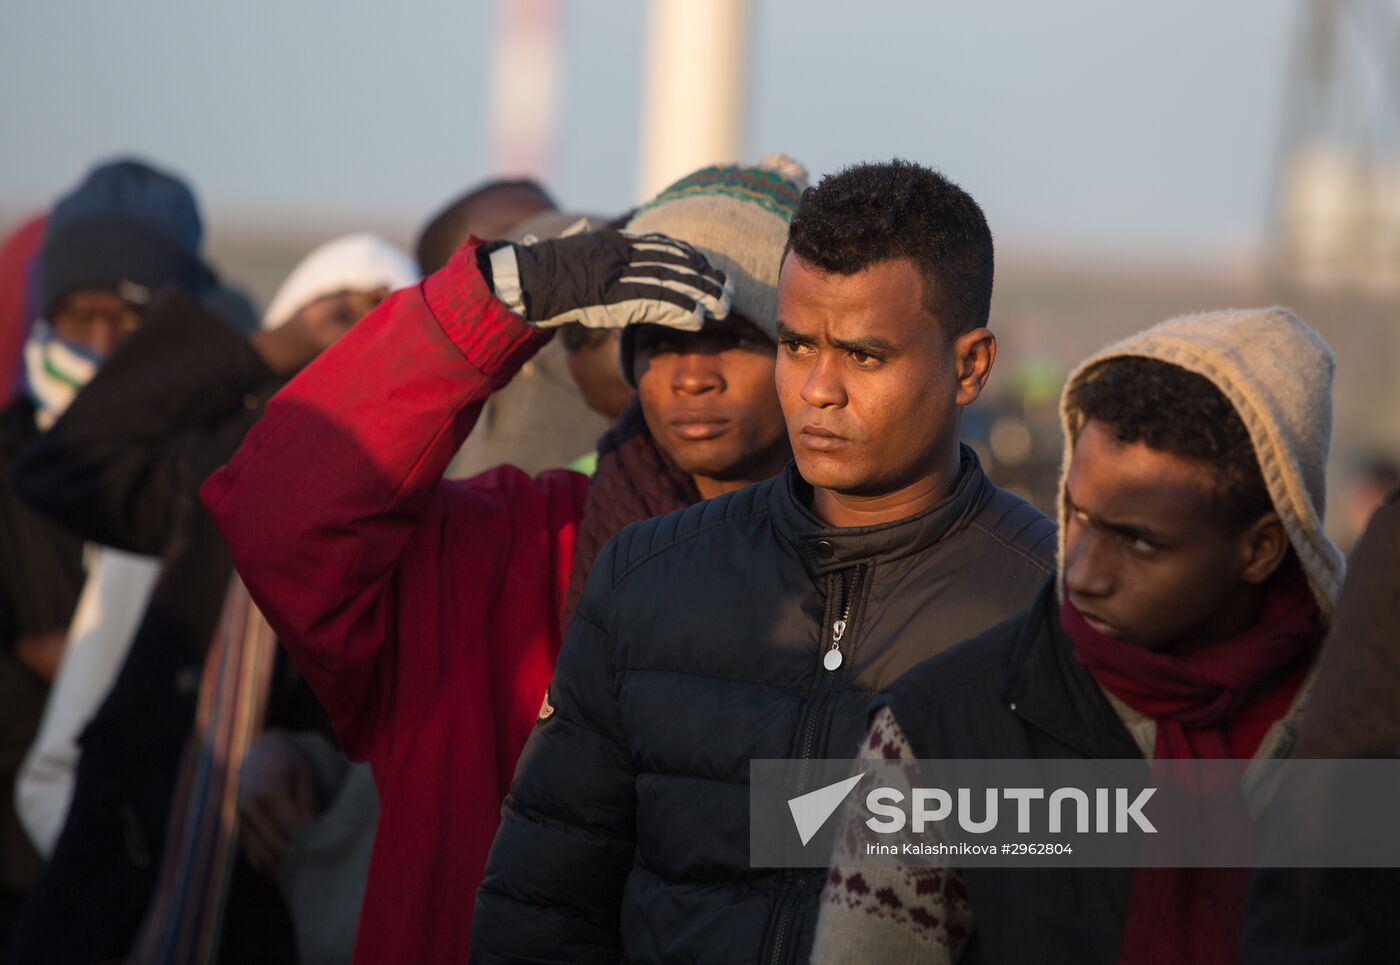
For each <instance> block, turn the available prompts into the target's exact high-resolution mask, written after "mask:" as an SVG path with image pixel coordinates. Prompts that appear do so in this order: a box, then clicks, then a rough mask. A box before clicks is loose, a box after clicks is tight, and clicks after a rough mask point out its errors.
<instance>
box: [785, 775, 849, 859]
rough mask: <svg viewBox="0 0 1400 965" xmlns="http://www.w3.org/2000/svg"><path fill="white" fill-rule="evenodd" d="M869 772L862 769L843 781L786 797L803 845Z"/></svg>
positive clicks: (813, 835) (804, 845) (814, 834)
mask: <svg viewBox="0 0 1400 965" xmlns="http://www.w3.org/2000/svg"><path fill="white" fill-rule="evenodd" d="M869 773H870V772H869V771H863V772H862V773H860V774H857V775H856V776H855V777H848V778H846V779H845V780H844V781H837V782H836V783H835V784H828V785H827V786H826V787H819V788H817V789H816V790H815V791H808V792H807V793H806V794H799V795H798V796H797V797H794V798H789V799H788V802H787V805H788V810H789V811H791V812H792V823H793V824H795V825H797V834H798V837H800V838H801V839H802V845H803V847H806V845H807V842H809V841H811V840H812V838H813V837H815V836H816V833H817V832H818V831H820V830H821V829H822V825H823V824H826V822H827V819H828V818H830V817H831V815H832V814H833V813H835V811H836V809H837V808H839V807H840V806H841V802H843V801H845V800H846V798H847V797H848V796H849V795H850V793H851V790H852V789H853V788H854V787H855V786H856V785H857V784H859V783H860V781H861V778H863V777H865V775H866V774H869Z"/></svg>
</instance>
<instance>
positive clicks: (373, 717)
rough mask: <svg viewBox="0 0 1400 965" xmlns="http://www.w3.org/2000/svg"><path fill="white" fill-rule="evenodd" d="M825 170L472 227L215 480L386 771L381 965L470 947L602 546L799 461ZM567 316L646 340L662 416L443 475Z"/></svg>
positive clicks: (643, 353)
mask: <svg viewBox="0 0 1400 965" xmlns="http://www.w3.org/2000/svg"><path fill="white" fill-rule="evenodd" d="M804 177H805V174H804V173H803V172H801V170H800V167H799V166H798V165H796V164H795V163H794V162H792V161H790V160H788V159H780V160H770V161H765V162H760V165H755V166H722V167H717V168H708V169H704V170H702V171H700V172H696V174H694V175H692V176H691V177H690V178H688V179H685V180H683V181H682V182H680V183H678V184H677V185H675V186H673V187H672V188H670V189H668V190H667V191H665V192H662V194H661V195H660V196H658V197H657V198H656V199H654V200H653V201H652V202H651V204H650V205H649V206H648V207H647V208H646V209H645V212H644V215H642V216H639V218H638V220H637V221H634V223H633V225H632V227H633V228H634V229H636V230H638V231H646V232H663V233H665V234H655V235H654V234H646V235H642V236H636V235H623V234H619V233H618V232H615V231H603V232H597V233H586V234H578V235H572V236H570V237H564V238H558V239H553V240H546V241H539V242H536V243H533V244H512V243H496V244H486V243H481V242H478V241H476V240H474V239H473V240H470V241H469V242H468V244H467V245H466V246H465V247H464V248H462V249H460V250H459V251H458V252H457V254H455V255H453V256H452V258H451V259H450V260H449V262H448V264H447V265H446V267H444V268H442V269H441V270H439V271H438V272H436V273H435V274H433V275H431V276H430V277H428V278H427V279H426V280H425V281H424V282H423V284H422V285H421V286H419V287H418V288H416V289H413V290H409V291H404V292H400V293H398V294H397V295H396V296H394V297H393V298H391V299H389V300H388V301H386V302H385V303H384V304H383V305H381V306H380V307H379V308H378V309H377V310H376V311H375V312H374V313H372V314H371V316H370V317H369V318H367V319H365V321H364V322H363V323H361V324H360V325H358V326H356V328H355V329H354V330H352V331H351V332H350V334H349V335H348V336H347V337H346V338H345V339H344V340H343V341H342V342H341V344H340V345H339V346H337V348H336V351H335V352H332V353H329V354H328V355H327V356H326V357H324V358H323V359H321V360H319V361H318V362H317V363H316V364H314V365H312V366H310V367H309V368H308V369H307V370H306V371H305V372H304V373H302V375H301V376H300V377H299V378H298V379H296V380H295V381H294V382H292V383H291V384H290V385H289V386H288V387H287V388H286V389H285V390H283V391H282V392H281V393H279V394H278V395H277V396H276V397H275V398H274V399H273V400H272V401H271V402H270V403H269V413H268V418H267V420H265V422H264V423H263V424H262V425H260V426H259V427H257V428H255V429H254V430H253V432H252V433H251V434H250V435H249V437H248V439H247V441H246V442H245V443H244V445H243V447H242V448H241V449H240V450H239V452H238V453H237V455H236V456H235V457H234V458H233V459H232V460H231V461H230V462H229V464H228V465H227V466H225V467H224V468H223V469H221V470H219V471H218V472H217V473H215V475H214V476H213V477H212V478H211V479H210V480H209V482H208V483H206V485H205V487H204V498H205V503H206V505H207V506H208V507H209V510H210V512H211V513H212V514H213V516H214V517H215V519H216V520H218V522H219V524H220V526H221V527H222V528H223V530H224V533H225V536H226V538H227V539H228V542H229V546H230V547H231V548H232V550H233V553H234V558H235V560H236V561H237V563H238V566H239V571H240V572H241V573H242V575H243V577H244V579H245V580H246V581H247V583H248V586H249V589H250V590H251V592H252V593H253V596H254V597H255V599H257V600H258V601H259V604H260V605H261V606H262V607H263V608H264V610H265V612H266V613H267V614H268V618H269V620H270V621H271V622H272V624H273V626H275V627H276V628H277V630H278V631H279V634H280V636H281V639H282V641H283V643H284V644H285V645H286V646H287V647H288V649H290V650H291V651H292V653H293V654H294V656H295V657H296V658H297V660H298V663H299V665H300V666H301V667H302V670H303V672H304V673H305V674H306V676H307V679H308V680H309V681H310V682H311V684H312V686H313V687H314V688H315V689H316V691H317V693H318V694H319V695H320V697H321V699H322V701H323V703H324V704H325V706H326V708H327V710H328V711H329V713H330V715H331V720H332V722H333V724H334V725H335V730H336V735H337V737H338V738H339V740H340V743H341V745H342V747H344V748H345V749H346V751H347V752H348V753H349V756H350V757H351V758H352V759H354V760H368V761H369V762H370V763H371V764H373V766H374V773H375V778H376V783H377V785H378V789H379V793H380V798H381V815H380V824H379V833H378V836H377V838H376V840H375V845H374V856H373V859H372V861H371V865H370V881H369V885H368V888H367V890H366V895H365V904H364V908H363V911H362V914H361V917H360V931H359V937H358V941H357V945H356V960H357V961H360V962H397V961H423V962H448V961H465V960H466V959H467V956H468V943H469V939H470V935H471V898H472V896H473V895H474V894H475V892H476V889H477V885H478V883H479V882H480V880H481V875H482V870H483V868H484V866H485V862H486V855H487V851H488V849H489V847H490V843H491V840H492V837H493V835H494V834H495V831H496V828H497V826H498V824H499V823H500V813H501V812H500V808H501V800H502V798H503V797H504V796H505V793H506V790H507V787H508V784H509V780H510V775H511V773H512V770H513V769H514V766H515V760H516V756H517V755H518V754H519V752H520V748H521V746H522V745H523V744H524V742H525V739H526V736H527V735H528V733H529V731H530V729H531V727H532V726H533V725H534V723H535V721H536V719H537V718H538V717H548V716H549V714H550V712H551V711H550V708H549V704H548V701H547V700H546V701H545V703H544V705H543V707H542V706H541V698H542V697H544V695H545V688H546V685H547V683H548V681H549V676H550V673H551V671H552V669H553V665H554V658H555V655H556V654H557V652H558V648H559V642H560V638H561V631H562V628H563V626H564V625H565V624H566V623H567V622H568V620H569V617H570V616H571V613H572V609H573V601H574V600H576V599H577V597H578V594H579V593H580V592H581V587H582V584H583V583H584V582H585V581H586V578H587V574H588V570H589V568H590V567H591V565H592V563H593V560H594V557H595V556H596V554H597V553H598V550H599V549H600V548H601V547H602V546H603V544H604V543H606V542H607V540H608V539H609V538H610V537H611V536H612V535H613V534H614V533H615V532H616V531H617V530H618V529H619V528H621V527H623V526H625V525H627V524H629V523H633V522H638V521H641V520H645V519H648V518H650V517H652V516H655V515H658V514H662V513H666V512H670V511H672V510H675V509H678V508H682V507H685V506H689V505H691V504H693V503H696V502H698V501H699V500H701V499H702V498H705V497H709V496H715V495H718V494H720V493H723V492H727V491H731V490H734V489H737V488H741V487H743V486H745V485H748V484H749V483H751V482H753V481H755V480H758V479H762V478H765V477H767V476H769V475H771V474H772V473H775V472H777V471H778V470H779V469H780V468H781V467H782V465H783V464H784V463H785V462H786V461H787V460H788V458H789V456H790V450H789V447H788V442H787V438H786V433H785V432H784V427H783V422H782V414H781V411H780V409H779V407H778V400H777V395H776V392H775V390H774V386H773V367H774V361H775V354H776V332H775V325H776V319H775V314H774V305H775V301H776V297H775V287H776V275H777V269H778V263H779V260H780V258H781V255H782V246H783V240H784V238H785V237H786V234H787V224H788V218H789V217H790V216H791V213H792V211H793V210H794V209H795V208H796V204H797V198H798V193H799V190H800V185H801V182H802V180H803V178H804ZM741 181H743V182H747V183H749V184H750V186H751V190H750V191H749V192H748V193H747V194H745V193H744V192H738V191H735V190H732V185H733V184H735V183H738V182H741ZM667 234H669V235H671V236H673V237H674V238H678V239H680V240H679V241H676V240H672V239H671V238H668V237H667V236H666V235H667ZM686 242H690V244H687V243H686ZM692 245H693V247H692ZM711 265H714V266H717V267H719V268H720V269H721V270H722V272H723V273H724V274H721V273H720V271H716V270H715V268H712V267H711ZM724 275H728V276H729V279H730V281H731V283H732V286H733V290H734V296H733V310H732V311H731V310H730V307H729V301H730V299H729V295H728V293H727V292H725V291H724V289H723V288H722V281H723V278H724ZM705 315H708V316H709V321H706V322H705V324H704V327H703V328H701V327H700V322H701V319H702V317H704V316H705ZM567 322H582V323H583V324H584V325H586V326H590V327H597V328H612V327H619V326H620V327H624V328H626V329H627V331H628V332H629V333H631V332H634V331H635V333H636V338H635V342H633V341H631V340H629V341H628V343H627V344H628V345H629V346H630V348H629V349H628V354H627V358H628V359H630V360H631V361H632V363H634V365H633V364H630V363H629V365H628V366H626V367H627V368H628V369H629V372H630V374H633V375H634V376H635V378H636V381H637V382H638V384H639V404H638V406H637V408H636V410H635V412H634V414H632V415H631V416H629V415H628V414H624V415H623V418H622V420H621V421H620V422H619V424H618V426H617V428H616V430H614V432H613V433H611V434H610V435H609V437H608V438H607V439H606V440H605V441H604V443H603V444H602V445H601V446H600V459H599V464H598V471H597V473H596V475H595V476H594V477H593V478H592V480H591V483H590V480H589V479H588V478H586V477H584V476H582V475H579V474H577V473H572V472H566V471H558V470H555V471H547V472H544V473H542V474H540V475H539V476H537V477H534V478H531V477H530V476H529V475H528V474H527V473H525V472H523V471H522V470H520V469H519V468H517V467H513V466H500V467H497V468H495V469H493V470H491V471H489V472H486V473H483V474H480V475H477V476H475V477H473V478H471V479H467V480H458V481H450V482H449V481H444V479H443V472H444V470H445V469H446V467H447V464H448V462H449V460H450V459H451V457H452V455H453V454H454V453H455V452H456V451H457V449H458V447H459V446H460V445H461V443H462V441H463V439H465V438H466V437H467V436H468V435H469V433H471V432H472V430H473V428H474V425H475V422H476V420H477V417H478V416H479V414H480V412H481V410H482V406H483V404H484V403H485V401H486V400H487V399H488V398H489V397H490V396H491V395H492V393H493V392H496V391H499V389H500V388H501V387H502V386H504V385H505V384H507V383H508V382H509V380H510V379H511V378H512V376H514V375H515V374H516V373H517V372H518V371H519V369H520V368H521V366H523V365H524V364H525V363H526V362H527V361H528V360H529V359H530V358H531V357H533V356H534V355H535V353H536V352H537V351H538V350H539V349H540V348H541V347H542V346H544V345H545V344H547V343H548V340H549V338H550V337H551V334H552V332H553V330H554V329H556V328H558V327H559V326H560V325H561V324H564V323H567ZM676 329H680V331H676ZM696 329H699V330H698V331H697V330H696ZM565 954H567V952H565Z"/></svg>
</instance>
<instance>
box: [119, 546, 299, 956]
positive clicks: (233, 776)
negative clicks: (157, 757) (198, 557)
mask: <svg viewBox="0 0 1400 965" xmlns="http://www.w3.org/2000/svg"><path fill="white" fill-rule="evenodd" d="M276 650H277V638H276V636H274V634H273V632H272V628H271V627H269V626H268V624H267V621H266V620H265V619H263V615H262V613H261V612H259V611H258V608H257V607H256V606H254V604H253V601H252V599H251V598H249V596H248V590H247V588H246V587H244V585H243V581H242V580H241V579H239V577H238V575H237V574H236V573H235V574H234V576H233V579H232V580H231V581H230V583H229V589H228V595H227V597H226V598H225V601H224V609H223V613H222V615H221V616H220V619H219V627H218V629H217V631H216V632H215V635H214V642H213V645H212V646H211V647H210V650H209V656H208V658H207V659H206V660H205V664H204V678H203V680H202V682H201V685H200V691H199V709H198V713H197V715H196V718H195V727H194V731H193V733H192V734H191V735H190V740H189V743H188V744H187V746H186V748H185V756H184V761H183V763H182V765H181V768H180V777H179V781H178V783H177V784H176V786H175V798H174V801H173V803H172V806H171V814H170V824H169V826H168V829H167V831H166V841H165V851H164V859H163V861H162V864H161V871H160V879H159V882H158V884H157V886H156V893H155V896H154V898H153V900H152V904H151V908H150V910H149V911H148V912H147V916H146V921H145V923H144V924H143V926H142V929H141V934H140V938H139V940H138V941H137V944H136V949H135V953H134V955H133V957H132V959H131V961H132V962H135V963H140V965H176V963H179V965H186V963H204V962H214V961H215V960H216V959H217V957H218V951H219V934H220V931H221V929H222V926H223V914H224V906H225V899H226V897H227V893H228V886H229V880H230V878H231V876H232V873H233V866H234V858H235V854H236V851H235V849H236V848H237V846H238V811H237V805H238V778H239V769H240V768H241V766H242V764H243V757H244V754H245V753H246V752H247V750H248V746H249V744H251V743H252V741H253V739H254V738H255V737H256V736H257V735H258V733H259V732H260V731H261V730H262V724H263V715H264V713H265V712H266V709H267V694H268V688H269V685H270V683H271V679H272V665H273V658H274V657H275V655H276Z"/></svg>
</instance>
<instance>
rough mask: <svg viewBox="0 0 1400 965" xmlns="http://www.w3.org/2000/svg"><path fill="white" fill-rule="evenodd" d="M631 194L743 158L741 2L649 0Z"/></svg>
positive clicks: (744, 24) (744, 22)
mask: <svg viewBox="0 0 1400 965" xmlns="http://www.w3.org/2000/svg"><path fill="white" fill-rule="evenodd" d="M647 17H648V21H647V49H646V66H645V73H644V75H643V78H644V79H643V88H642V124H641V132H640V138H639V141H640V154H639V157H638V161H637V197H638V198H639V199H643V198H650V197H652V196H653V195H655V194H656V193H658V192H659V191H661V189H662V188H664V187H666V186H667V185H668V184H670V183H671V182H673V181H675V180H676V179H677V178H680V177H683V176H685V175H686V174H688V173H690V172H691V171H693V170H695V169H696V168H699V167H703V166H705V165H706V164H716V163H721V162H729V161H738V160H744V158H743V157H742V152H743V131H744V95H745V90H746V85H745V81H746V78H745V74H746V70H745V65H746V61H747V35H748V17H747V9H746V4H745V0H651V3H650V5H649V9H648V14H647Z"/></svg>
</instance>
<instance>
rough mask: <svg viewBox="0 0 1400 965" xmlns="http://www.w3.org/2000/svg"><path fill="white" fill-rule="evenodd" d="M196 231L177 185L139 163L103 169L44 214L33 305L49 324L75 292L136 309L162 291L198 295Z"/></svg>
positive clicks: (205, 275)
mask: <svg viewBox="0 0 1400 965" xmlns="http://www.w3.org/2000/svg"><path fill="white" fill-rule="evenodd" d="M202 235H203V227H202V225H201V222H200V218H199V208H198V206H197V205H196V203H195V199H194V195H193V194H192V193H191V192H190V189H189V188H188V187H187V186H186V185H185V184H184V182H182V181H180V180H178V179H176V178H174V177H172V176H171V175H169V174H166V173H164V172H162V171H158V170H156V169H155V168H153V167H150V166H149V165H146V164H143V163H141V162H140V161H133V160H122V161H114V162H111V163H108V164H103V165H101V166H99V167H97V168H94V169H93V171H92V172H91V173H90V174H88V176H87V178H86V179H85V180H84V181H83V183H82V184H80V185H79V186H78V187H77V188H76V189H75V190H74V191H73V192H72V193H71V194H69V195H67V196H65V197H64V198H61V199H60V200H59V201H58V203H57V204H55V205H54V207H53V210H52V211H51V212H50V213H49V219H48V224H47V226H46V228H45V231H44V243H43V247H42V250H41V252H40V265H41V267H40V272H39V286H38V287H39V300H40V302H39V307H40V310H41V311H42V312H43V313H44V314H45V315H46V316H47V317H49V319H50V321H52V320H53V319H52V313H53V312H54V311H55V309H56V308H57V307H58V306H59V303H60V302H61V301H62V300H63V299H64V298H67V297H69V296H72V295H74V294H76V293H80V292H91V291H97V292H109V293H114V294H116V295H117V296H119V297H120V298H122V299H123V300H125V301H127V302H129V303H132V304H134V305H138V306H139V305H144V304H145V303H146V302H148V301H150V299H151V298H152V297H153V296H154V295H155V294H156V293H157V292H159V291H160V290H161V289H162V288H165V287H166V286H167V285H178V286H179V287H181V288H182V289H184V290H185V291H186V292H187V293H189V294H191V295H194V296H196V297H199V296H202V295H203V294H204V291H205V289H206V288H207V287H208V286H209V285H210V284H211V282H212V276H211V274H210V272H209V270H208V269H207V268H206V267H205V265H204V263H203V261H202V260H201V259H200V253H199V248H200V241H201V238H202Z"/></svg>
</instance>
